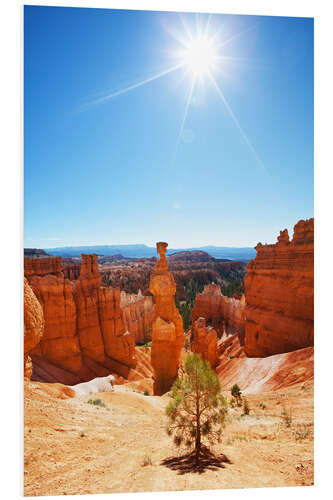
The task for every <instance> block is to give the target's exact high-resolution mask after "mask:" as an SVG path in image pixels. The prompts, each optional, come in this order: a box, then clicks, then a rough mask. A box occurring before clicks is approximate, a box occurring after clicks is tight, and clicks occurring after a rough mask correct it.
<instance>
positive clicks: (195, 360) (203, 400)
mask: <svg viewBox="0 0 333 500" xmlns="http://www.w3.org/2000/svg"><path fill="white" fill-rule="evenodd" d="M183 370H184V373H183V376H182V377H181V378H178V379H177V380H176V381H175V383H174V384H173V386H172V388H171V394H170V398H171V401H170V402H169V404H168V406H167V408H166V414H167V415H168V417H169V422H168V425H167V433H168V435H170V436H171V435H173V436H174V442H175V444H176V445H177V446H180V445H181V444H184V445H185V446H187V447H193V446H194V449H195V460H196V463H197V464H198V462H199V460H200V451H201V445H202V440H203V439H207V440H208V442H209V443H210V444H211V445H213V444H214V443H216V442H220V441H221V438H222V431H223V428H224V424H225V417H226V413H227V402H226V400H225V398H224V397H223V395H222V394H221V385H220V381H219V379H218V376H217V375H216V373H215V372H214V371H213V370H212V369H211V367H210V364H209V363H208V362H207V361H203V360H202V359H201V357H200V356H199V355H198V354H193V355H191V356H188V357H187V358H186V360H185V363H184V367H183Z"/></svg>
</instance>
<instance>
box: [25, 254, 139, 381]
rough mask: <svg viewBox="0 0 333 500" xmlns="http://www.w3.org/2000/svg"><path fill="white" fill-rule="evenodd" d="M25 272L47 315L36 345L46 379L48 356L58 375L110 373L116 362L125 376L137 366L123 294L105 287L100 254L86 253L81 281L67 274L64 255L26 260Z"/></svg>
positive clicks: (40, 368)
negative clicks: (98, 258)
mask: <svg viewBox="0 0 333 500" xmlns="http://www.w3.org/2000/svg"><path fill="white" fill-rule="evenodd" d="M43 261H44V262H43ZM25 275H26V277H27V280H28V281H29V284H30V286H31V288H32V289H33V291H34V293H35V294H36V297H37V298H38V300H39V302H40V304H41V305H42V308H43V312H44V318H45V331H44V336H43V338H42V340H41V342H40V343H39V344H38V346H37V347H35V348H34V349H33V354H34V356H35V359H36V361H38V363H39V371H40V373H41V377H43V376H44V377H46V376H47V374H45V373H44V372H45V371H47V367H48V365H45V366H46V368H45V367H44V368H45V369H44V368H43V366H44V362H43V359H45V360H46V361H47V362H49V363H51V364H52V366H53V367H54V369H53V368H52V370H53V372H54V374H55V375H52V374H51V375H52V376H54V377H55V378H57V367H59V370H60V369H62V370H66V371H68V372H70V373H73V374H77V375H78V376H79V378H80V379H85V378H89V376H90V374H91V372H94V374H95V376H96V375H97V376H104V375H105V374H107V373H105V371H110V369H111V370H113V369H114V366H116V367H118V368H119V370H118V371H121V375H124V376H125V375H126V373H128V370H129V369H130V368H132V367H135V364H136V359H135V342H134V335H133V334H131V333H129V332H127V331H126V329H125V325H124V322H123V320H122V315H121V310H120V292H119V290H117V289H112V288H104V287H101V286H100V284H101V276H100V274H99V272H98V266H97V256H96V255H82V261H81V268H80V275H79V277H78V279H77V280H76V281H75V282H72V281H71V280H69V279H66V278H65V277H64V273H63V268H62V261H61V258H58V257H53V258H52V257H51V258H47V259H25ZM48 369H49V370H50V369H51V368H48ZM59 373H60V371H59Z"/></svg>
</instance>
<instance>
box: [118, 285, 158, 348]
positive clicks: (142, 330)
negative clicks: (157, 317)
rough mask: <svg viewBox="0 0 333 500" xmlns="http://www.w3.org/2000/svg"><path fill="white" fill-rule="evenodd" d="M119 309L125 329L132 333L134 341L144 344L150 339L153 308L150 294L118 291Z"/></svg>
mask: <svg viewBox="0 0 333 500" xmlns="http://www.w3.org/2000/svg"><path fill="white" fill-rule="evenodd" d="M120 309H121V312H122V318H123V321H124V324H125V328H126V330H128V331H129V332H130V333H132V334H133V335H134V338H135V342H136V343H138V344H144V343H145V342H149V341H150V340H151V332H152V325H153V320H154V314H155V308H154V303H153V298H152V297H151V296H143V295H142V293H141V291H140V290H139V293H138V294H130V293H126V292H124V291H121V292H120Z"/></svg>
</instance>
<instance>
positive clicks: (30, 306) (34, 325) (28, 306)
mask: <svg viewBox="0 0 333 500" xmlns="http://www.w3.org/2000/svg"><path fill="white" fill-rule="evenodd" d="M43 333H44V316H43V309H42V306H41V305H40V303H39V302H38V299H37V297H36V295H35V294H34V292H33V291H32V289H31V287H30V286H29V283H28V281H27V279H26V278H24V377H27V378H29V379H30V377H31V375H32V363H31V358H30V356H29V353H30V352H31V351H32V349H33V348H34V347H35V346H36V345H38V343H39V342H40V340H41V338H42V336H43Z"/></svg>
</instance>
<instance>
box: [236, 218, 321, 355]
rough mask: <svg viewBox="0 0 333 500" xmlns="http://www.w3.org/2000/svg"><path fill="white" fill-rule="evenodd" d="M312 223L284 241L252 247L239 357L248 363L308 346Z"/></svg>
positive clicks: (310, 336) (310, 339)
mask: <svg viewBox="0 0 333 500" xmlns="http://www.w3.org/2000/svg"><path fill="white" fill-rule="evenodd" d="M313 247H314V220H313V219H309V220H305V221H304V220H301V221H299V222H298V223H297V224H296V225H295V227H294V236H293V239H292V240H291V241H289V235H288V231H287V230H286V229H285V230H284V231H281V232H280V236H279V237H278V241H277V243H275V244H273V245H262V244H261V243H258V245H257V246H256V250H257V256H256V258H255V259H254V260H252V261H250V263H249V264H248V266H247V272H246V277H245V295H246V311H245V315H246V326H245V351H246V353H247V355H248V356H250V357H263V356H270V355H272V354H278V353H284V352H289V351H294V350H296V349H300V348H303V347H309V346H312V345H313Z"/></svg>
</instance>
